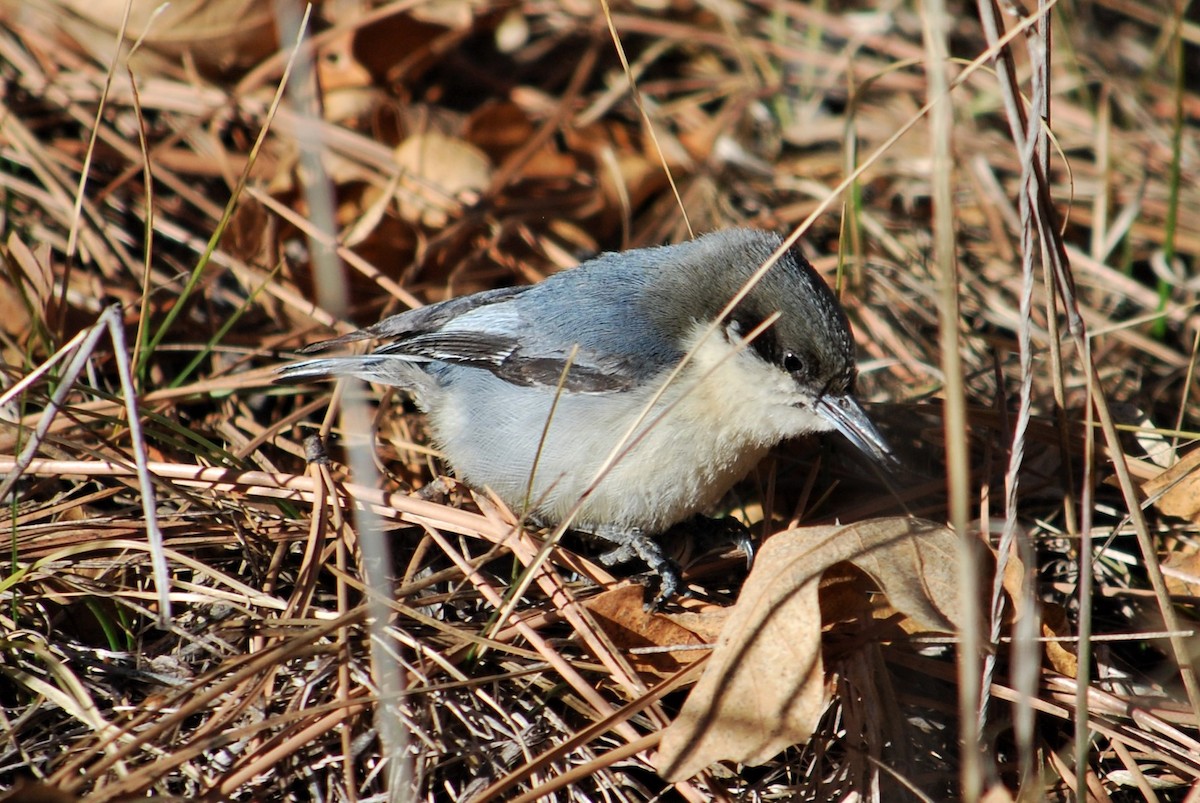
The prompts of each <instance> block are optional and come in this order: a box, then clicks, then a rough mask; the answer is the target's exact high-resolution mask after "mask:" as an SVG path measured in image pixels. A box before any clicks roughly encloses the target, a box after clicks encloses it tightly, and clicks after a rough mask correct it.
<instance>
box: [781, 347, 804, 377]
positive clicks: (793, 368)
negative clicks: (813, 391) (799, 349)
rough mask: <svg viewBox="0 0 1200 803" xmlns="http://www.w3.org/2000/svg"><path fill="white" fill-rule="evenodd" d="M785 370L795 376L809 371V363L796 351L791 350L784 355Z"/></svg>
mask: <svg viewBox="0 0 1200 803" xmlns="http://www.w3.org/2000/svg"><path fill="white" fill-rule="evenodd" d="M783 370H785V371H787V372H788V373H789V374H792V375H793V376H795V375H796V374H806V373H808V363H806V362H805V361H804V358H803V357H801V356H800V355H798V354H795V353H794V352H791V351H789V352H788V353H787V354H785V355H783Z"/></svg>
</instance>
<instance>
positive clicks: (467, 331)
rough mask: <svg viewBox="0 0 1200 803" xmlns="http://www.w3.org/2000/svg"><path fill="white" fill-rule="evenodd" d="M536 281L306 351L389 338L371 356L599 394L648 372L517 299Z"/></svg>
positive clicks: (412, 313) (408, 315)
mask: <svg viewBox="0 0 1200 803" xmlns="http://www.w3.org/2000/svg"><path fill="white" fill-rule="evenodd" d="M534 287H537V285H531V286H522V287H504V288H499V289H496V290H489V291H485V292H482V293H475V294H473V295H469V296H461V297H459V298H453V299H450V300H448V301H443V302H441V303H438V304H431V305H429V306H427V307H420V308H418V309H414V310H409V311H407V312H402V313H400V314H398V315H393V316H391V317H389V318H385V319H383V320H382V321H380V322H379V323H377V324H375V325H373V326H368V327H367V328H365V329H362V330H359V331H357V332H352V333H350V334H348V335H343V336H342V337H338V338H334V339H332V340H325V341H322V342H320V343H314V344H312V345H310V346H306V347H305V348H303V349H301V352H302V353H313V352H317V351H324V350H325V349H328V348H332V347H335V346H341V345H345V344H347V343H354V342H357V341H360V340H383V341H390V342H386V343H385V344H384V345H382V346H380V347H379V348H378V349H376V351H375V352H374V355H373V356H382V357H392V358H395V359H401V360H408V361H438V362H444V363H450V364H453V365H463V366H469V367H472V368H479V369H482V370H486V371H490V372H491V373H493V374H495V375H496V376H497V377H499V378H501V379H503V380H505V381H506V382H511V383H512V384H514V385H521V386H526V387H529V386H537V385H544V386H550V387H558V385H559V383H560V382H562V383H563V389H564V390H567V391H573V392H577V393H599V392H605V391H608V392H611V391H618V390H627V389H629V388H630V387H633V386H634V385H635V384H636V382H637V380H638V379H639V378H640V377H641V376H642V374H643V373H644V370H643V369H644V366H642V365H640V364H639V361H636V360H632V359H629V358H628V357H627V356H625V355H621V354H613V353H610V351H606V350H603V349H596V348H592V349H589V348H586V347H584V346H580V347H579V348H575V345H576V342H577V341H576V340H575V339H574V338H572V336H571V335H570V334H569V333H564V332H563V331H561V327H551V326H546V325H544V321H540V320H538V319H537V316H535V315H531V314H530V313H529V311H528V310H529V307H535V306H536V305H522V304H519V303H516V301H517V299H519V298H520V296H521V295H522V294H523V293H525V292H527V291H529V290H532V289H534ZM587 338H588V333H578V339H579V340H587ZM568 366H569V367H570V370H569V371H568V370H567V369H568ZM564 375H565V380H564Z"/></svg>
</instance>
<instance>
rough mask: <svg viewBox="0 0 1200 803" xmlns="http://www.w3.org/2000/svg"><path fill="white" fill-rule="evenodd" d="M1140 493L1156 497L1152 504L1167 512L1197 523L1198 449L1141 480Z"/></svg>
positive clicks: (1199, 498) (1199, 499) (1199, 494)
mask: <svg viewBox="0 0 1200 803" xmlns="http://www.w3.org/2000/svg"><path fill="white" fill-rule="evenodd" d="M1142 493H1144V494H1146V496H1149V497H1153V496H1156V495H1158V494H1160V493H1161V494H1162V495H1161V496H1159V497H1158V501H1157V502H1155V503H1154V506H1155V507H1157V508H1158V509H1159V510H1161V511H1162V512H1163V513H1166V514H1167V515H1168V516H1178V517H1180V518H1181V519H1187V520H1188V521H1191V522H1194V523H1198V524H1200V449H1194V450H1193V451H1191V452H1189V453H1188V454H1187V455H1185V456H1184V457H1183V459H1181V460H1180V461H1179V462H1178V463H1176V464H1175V465H1173V466H1171V467H1170V468H1168V469H1167V470H1166V471H1164V472H1162V473H1161V474H1159V475H1158V476H1157V477H1155V478H1154V479H1151V480H1148V481H1146V482H1144V483H1142Z"/></svg>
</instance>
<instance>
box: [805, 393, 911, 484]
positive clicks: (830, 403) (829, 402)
mask: <svg viewBox="0 0 1200 803" xmlns="http://www.w3.org/2000/svg"><path fill="white" fill-rule="evenodd" d="M816 406H817V412H818V413H820V414H821V415H822V416H824V417H825V419H826V420H828V421H829V423H831V424H833V426H834V427H836V428H837V431H838V432H840V433H842V434H843V435H845V436H846V437H847V438H849V440H850V442H851V443H853V444H854V445H855V446H857V447H858V448H859V449H861V450H862V451H863V452H865V453H866V454H868V455H870V456H871V458H873V459H874V460H875V462H877V463H879V464H880V465H881V466H884V467H886V468H888V469H897V468H899V467H900V461H899V460H897V459H896V455H895V454H893V453H892V450H891V448H890V447H889V446H888V445H887V442H886V441H885V440H884V439H883V436H882V435H880V434H879V430H877V429H875V425H874V424H872V423H871V419H869V418H867V414H866V412H865V411H864V410H863V408H862V407H861V406H860V405H859V403H858V401H857V400H855V398H854V397H853V396H849V395H847V396H831V395H825V396H822V397H821V398H819V399H818V400H817V405H816Z"/></svg>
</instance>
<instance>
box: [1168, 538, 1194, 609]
mask: <svg viewBox="0 0 1200 803" xmlns="http://www.w3.org/2000/svg"><path fill="white" fill-rule="evenodd" d="M1162 567H1163V579H1164V580H1165V581H1166V583H1167V590H1168V591H1170V592H1171V593H1172V594H1174V595H1175V596H1178V597H1200V551H1197V550H1196V549H1195V548H1194V547H1193V546H1192V545H1191V544H1190V543H1188V544H1187V545H1185V547H1184V549H1182V550H1180V551H1177V552H1172V553H1171V554H1170V555H1168V556H1167V559H1166V560H1164V561H1163V563H1162Z"/></svg>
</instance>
